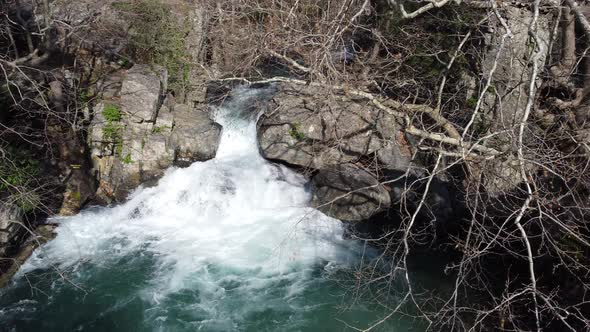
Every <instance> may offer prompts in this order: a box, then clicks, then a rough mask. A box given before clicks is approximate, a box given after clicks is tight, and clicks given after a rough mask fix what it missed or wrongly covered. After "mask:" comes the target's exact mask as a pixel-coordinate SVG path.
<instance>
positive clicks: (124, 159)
mask: <svg viewBox="0 0 590 332" xmlns="http://www.w3.org/2000/svg"><path fill="white" fill-rule="evenodd" d="M121 162H123V164H126V165H129V164H132V163H133V160H131V154H130V153H128V154H127V155H126V156H125V158H123V159H121Z"/></svg>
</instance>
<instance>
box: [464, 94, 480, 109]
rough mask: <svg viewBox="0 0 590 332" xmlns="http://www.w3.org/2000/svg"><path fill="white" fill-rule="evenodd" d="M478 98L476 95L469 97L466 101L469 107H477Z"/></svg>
mask: <svg viewBox="0 0 590 332" xmlns="http://www.w3.org/2000/svg"><path fill="white" fill-rule="evenodd" d="M477 100H478V99H477V97H475V96H472V97H469V99H467V100H466V101H465V103H466V104H467V108H469V109H475V106H477Z"/></svg>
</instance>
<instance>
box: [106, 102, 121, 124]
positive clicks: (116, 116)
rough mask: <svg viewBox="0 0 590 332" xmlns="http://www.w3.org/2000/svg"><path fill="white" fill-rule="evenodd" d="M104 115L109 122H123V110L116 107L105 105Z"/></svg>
mask: <svg viewBox="0 0 590 332" xmlns="http://www.w3.org/2000/svg"><path fill="white" fill-rule="evenodd" d="M102 115H103V116H104V118H105V120H107V121H108V122H115V121H117V122H118V121H121V110H120V109H119V107H117V106H115V105H105V106H104V108H103V110H102Z"/></svg>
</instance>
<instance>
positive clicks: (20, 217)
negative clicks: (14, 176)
mask: <svg viewBox="0 0 590 332" xmlns="http://www.w3.org/2000/svg"><path fill="white" fill-rule="evenodd" d="M23 226H24V212H23V210H22V209H21V208H20V207H18V206H17V205H15V204H6V203H3V204H0V257H7V256H8V255H9V254H10V252H11V249H13V247H14V245H15V244H16V243H19V242H20V239H21V238H22V237H23V235H24V234H25V232H26V229H25V227H23ZM0 274H2V271H0Z"/></svg>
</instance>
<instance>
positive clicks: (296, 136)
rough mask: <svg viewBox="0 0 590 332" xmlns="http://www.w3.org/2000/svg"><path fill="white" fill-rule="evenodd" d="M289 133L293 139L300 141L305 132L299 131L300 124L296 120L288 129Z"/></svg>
mask: <svg viewBox="0 0 590 332" xmlns="http://www.w3.org/2000/svg"><path fill="white" fill-rule="evenodd" d="M289 135H291V137H293V138H294V139H296V140H298V141H300V140H302V139H304V138H305V133H304V132H302V131H301V124H300V123H298V122H296V123H294V124H293V125H292V126H291V129H290V130H289Z"/></svg>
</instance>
